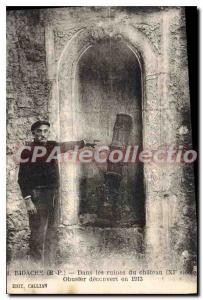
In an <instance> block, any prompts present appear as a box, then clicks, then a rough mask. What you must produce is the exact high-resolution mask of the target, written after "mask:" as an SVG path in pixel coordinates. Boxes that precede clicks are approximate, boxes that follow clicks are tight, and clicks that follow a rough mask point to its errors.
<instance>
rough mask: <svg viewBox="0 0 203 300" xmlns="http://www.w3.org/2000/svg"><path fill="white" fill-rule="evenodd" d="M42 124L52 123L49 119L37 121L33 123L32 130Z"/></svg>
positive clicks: (48, 124)
mask: <svg viewBox="0 0 203 300" xmlns="http://www.w3.org/2000/svg"><path fill="white" fill-rule="evenodd" d="M41 125H47V126H49V127H50V123H49V122H48V121H37V122H35V123H33V124H32V126H31V131H34V130H35V129H36V128H38V127H40V126H41Z"/></svg>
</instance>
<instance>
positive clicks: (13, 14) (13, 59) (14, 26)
mask: <svg viewBox="0 0 203 300" xmlns="http://www.w3.org/2000/svg"><path fill="white" fill-rule="evenodd" d="M49 94H50V82H49V80H47V77H46V53H45V36H44V26H43V21H41V19H40V11H38V10H26V11H23V10H22V11H20V10H19V11H8V13H7V222H8V225H7V229H8V234H7V239H8V259H10V258H15V257H24V256H25V254H26V252H27V239H28V235H29V230H28V218H27V213H26V208H25V204H24V202H23V200H22V197H21V193H20V190H19V187H18V184H17V175H18V164H16V162H15V159H14V153H15V151H16V149H17V148H18V147H19V146H20V145H22V144H23V143H24V142H25V140H30V139H31V138H32V136H31V132H30V126H31V124H32V123H33V122H34V121H36V120H38V119H40V118H42V119H48V99H49Z"/></svg>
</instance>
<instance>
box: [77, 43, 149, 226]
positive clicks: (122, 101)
mask: <svg viewBox="0 0 203 300" xmlns="http://www.w3.org/2000/svg"><path fill="white" fill-rule="evenodd" d="M75 79H76V80H75V85H74V100H75V104H74V105H75V114H74V117H75V122H74V124H75V125H74V126H76V127H77V128H76V131H77V134H78V135H79V136H84V137H86V138H87V139H90V140H92V139H98V140H100V141H101V142H102V144H103V145H108V146H109V145H110V144H111V142H112V136H113V128H114V124H115V121H116V116H117V115H118V114H126V115H129V117H131V119H132V128H131V129H130V130H129V132H127V133H126V134H127V135H128V145H133V146H134V145H136V146H139V149H141V148H142V139H143V138H142V70H141V65H140V62H139V61H138V58H137V57H136V55H135V53H133V51H132V50H131V49H130V48H129V47H128V45H127V44H126V43H124V42H123V41H118V40H116V39H113V38H107V39H104V40H103V41H100V42H99V43H96V44H94V45H93V46H91V47H89V48H88V49H87V50H86V51H85V52H84V53H83V55H82V56H81V58H80V60H79V62H78V65H77V69H76V76H75ZM126 146H127V145H126ZM107 168H108V166H107V164H98V163H96V162H92V163H88V164H86V163H84V164H83V165H82V166H81V172H80V183H79V195H80V196H79V201H80V203H79V211H78V214H79V219H80V223H82V224H83V225H84V224H86V225H87V224H88V225H98V220H99V225H100V226H104V227H105V225H108V226H109V225H110V226H112V224H113V223H114V219H116V222H115V223H114V224H116V226H127V227H129V226H134V225H135V226H137V225H144V224H145V200H144V199H145V195H144V178H143V165H142V164H141V163H138V162H137V161H136V162H135V163H124V164H123V167H122V179H121V181H120V184H119V187H118V188H117V190H116V189H114V194H115V195H114V197H113V200H110V201H106V198H107V197H108V196H107V191H106V183H105V175H106V172H107ZM111 202H112V203H111ZM109 221H110V222H109Z"/></svg>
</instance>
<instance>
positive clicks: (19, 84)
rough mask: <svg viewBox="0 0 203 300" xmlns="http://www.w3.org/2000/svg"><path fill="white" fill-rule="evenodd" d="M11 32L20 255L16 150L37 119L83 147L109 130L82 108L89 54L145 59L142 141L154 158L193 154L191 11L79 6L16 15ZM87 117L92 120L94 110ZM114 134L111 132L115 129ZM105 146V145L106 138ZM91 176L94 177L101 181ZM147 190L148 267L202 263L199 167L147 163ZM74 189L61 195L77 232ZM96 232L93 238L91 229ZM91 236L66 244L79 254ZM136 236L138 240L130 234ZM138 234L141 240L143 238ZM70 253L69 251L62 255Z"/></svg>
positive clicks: (13, 241) (19, 228) (14, 209)
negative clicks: (163, 151)
mask: <svg viewBox="0 0 203 300" xmlns="http://www.w3.org/2000/svg"><path fill="white" fill-rule="evenodd" d="M7 26H8V29H7V34H8V48H7V49H8V50H7V53H8V68H7V74H8V75H7V76H8V80H7V82H8V84H7V86H8V93H7V95H8V100H7V108H8V119H7V120H8V189H7V191H8V205H7V207H8V216H9V217H8V221H9V224H13V222H14V224H15V226H13V227H12V226H11V225H9V226H8V230H9V234H8V239H9V247H10V248H11V247H13V251H10V252H9V253H11V256H12V257H15V255H16V253H17V252H16V249H20V248H21V247H22V245H21V244H19V243H18V242H17V241H18V240H19V239H18V235H19V234H21V236H24V237H25V240H26V235H25V233H27V232H28V230H27V223H26V218H25V216H26V213H25V207H24V204H23V202H22V199H21V196H20V194H19V189H18V187H17V184H16V178H17V166H16V164H15V163H14V162H13V160H12V154H13V151H14V147H15V145H16V143H19V142H22V141H23V140H24V139H25V138H27V135H28V134H29V127H30V124H31V123H32V122H33V121H35V120H36V119H38V118H48V119H49V120H50V121H51V123H52V124H53V131H52V136H51V138H53V139H58V140H64V139H65V140H69V139H73V138H74V139H79V138H83V137H84V136H83V135H84V134H87V136H88V137H89V138H95V135H99V134H100V132H101V131H100V130H99V126H98V119H97V118H96V117H95V116H94V115H95V114H93V113H92V114H91V116H92V118H88V120H87V122H85V124H83V123H81V122H82V121H81V118H79V115H77V114H78V107H80V108H81V103H80V104H78V102H79V101H78V98H80V93H79V92H78V91H80V88H81V85H82V84H83V83H82V81H81V80H80V76H79V75H78V73H77V68H78V65H80V63H82V61H84V60H85V56H84V53H86V54H87V56H88V54H89V55H90V56H91V55H92V54H91V52H90V50H89V47H93V48H94V47H95V46H97V45H99V44H101V43H103V42H104V41H106V40H111V39H112V40H116V41H121V42H122V43H124V44H126V45H127V46H128V47H129V49H130V50H131V51H132V53H134V55H135V56H136V57H137V60H138V61H139V63H140V66H141V73H142V97H141V98H142V123H143V139H142V143H143V145H144V146H145V147H146V148H147V149H151V150H156V149H158V148H159V147H161V146H163V145H171V144H176V145H179V144H186V145H187V146H188V147H190V148H191V147H192V145H191V127H190V101H189V87H188V70H187V67H188V66H187V51H186V36H185V19H184V9H183V8H178V7H177V8H173V7H172V8H164V9H162V8H145V9H144V8H119V7H111V8H108V7H86V8H83V7H78V8H57V9H45V10H44V9H42V10H35V11H33V10H32V11H16V12H9V13H8V17H7ZM22 28H23V29H22ZM95 60H96V58H94V63H95ZM89 61H91V57H90V59H89ZM85 85H86V86H87V85H88V82H85ZM92 93H93V91H92ZM99 93H100V95H101V92H99ZM112 95H113V94H112ZM112 95H111V96H112ZM83 97H84V95H83ZM87 98H88V97H87ZM93 98H96V97H92V99H93ZM93 100H94V99H93ZM93 100H91V101H92V104H95V105H96V106H93V107H97V106H98V102H97V101H95V103H93ZM115 103H116V102H115ZM111 104H112V102H111V101H110V103H109V105H110V106H111V108H110V109H113V110H114V114H115V113H116V110H115V107H113V106H112V105H111ZM78 105H79V106H78ZM122 107H123V103H122V102H121V103H119V104H118V105H117V109H118V112H119V111H120V112H121V110H122V109H123V108H122ZM82 109H83V114H85V109H87V107H85V106H84V107H82ZM107 116H108V114H107V113H103V115H102V114H100V117H103V120H104V123H105V124H110V125H109V128H110V127H112V126H111V125H112V124H113V121H112V122H111V120H110V118H109V117H107ZM111 123H112V124H111ZM73 124H74V125H73ZM80 124H82V131H81V130H80V128H81V126H80ZM109 128H108V126H107V127H106V129H107V131H108V130H109ZM110 136H111V134H110V135H109V137H110ZM103 138H104V139H105V138H107V137H106V136H105V134H104V137H103ZM107 139H108V138H107ZM10 158H11V159H10ZM77 172H78V171H73V169H72V166H69V167H64V168H62V172H61V175H62V176H61V178H62V187H63V186H66V182H65V180H66V179H67V178H68V176H69V177H70V174H72V180H73V179H74V176H75V178H76V177H77V175H78V174H79V173H77ZM88 172H89V171H88ZM88 172H87V174H90V173H88ZM90 172H93V171H92V170H90ZM92 174H93V176H92V177H94V174H95V173H94V172H93V173H92ZM102 176H103V173H102ZM90 177H91V176H90ZM73 181H74V180H73ZM144 182H145V195H146V196H145V210H146V227H145V235H143V237H144V240H145V241H144V244H145V245H144V248H145V250H146V257H147V260H148V261H150V260H151V261H153V262H154V264H156V265H157V264H158V263H159V264H160V265H161V266H164V265H167V264H168V262H170V263H172V262H173V263H174V264H177V263H180V265H181V263H183V260H184V256H185V253H187V255H186V256H188V257H190V258H191V262H192V265H195V252H196V246H195V240H196V223H195V199H194V183H193V168H192V166H188V165H187V166H186V165H161V166H160V165H157V164H150V165H145V166H144ZM70 184H71V180H70ZM68 190H70V188H68V189H66V188H64V189H63V190H62V212H63V213H64V214H63V220H62V221H63V222H64V223H67V224H69V225H70V224H72V225H73V226H75V225H74V224H77V221H78V216H77V212H78V207H77V205H75V204H74V205H73V203H72V202H71V197H69V196H70V195H69V196H68V193H69V191H68ZM72 192H73V193H74V196H75V197H76V198H77V197H78V198H79V195H78V189H77V190H76V188H75V187H74V188H73V191H72ZM90 194H92V192H91V193H90ZM71 196H73V194H72V195H71ZM72 198H73V197H72ZM73 200H74V201H75V198H74V199H73ZM16 215H21V216H22V217H21V221H19V220H18V221H17V218H16ZM64 218H65V219H64ZM14 228H15V229H14ZM88 230H89V231H90V232H91V234H92V230H93V229H88ZM93 231H94V230H93ZM123 231H125V229H123ZM132 231H133V230H132ZM81 232H82V233H81ZM126 232H127V231H126ZM128 232H129V230H128ZM87 233H88V232H84V228H82V229H81V231H80V229H77V228H75V229H74V228H71V229H70V232H67V229H66V228H65V229H64V230H63V232H62V236H63V239H64V236H69V237H70V236H72V239H73V240H74V239H76V238H77V241H78V242H79V244H78V246H79V247H80V246H81V247H83V246H84V245H86V247H88V244H85V242H84V239H85V240H86V238H85V236H86V235H87ZM131 235H132V236H133V233H129V236H131ZM188 235H189V236H190V237H191V239H190V242H188V238H187V237H188ZM92 236H94V234H93V235H92ZM134 236H135V239H136V240H139V237H138V236H137V238H136V234H135V235H134ZM68 240H70V238H67V245H68V246H67V247H70V249H72V248H71V247H72V246H71V242H69V244H68ZM91 240H92V241H93V240H94V238H93V237H91ZM80 241H81V243H80ZM94 242H95V243H96V240H95V241H93V244H94ZM96 244H97V243H96ZM127 244H128V243H127V242H126V247H127ZM24 245H25V243H24V242H23V246H24ZM10 248H9V249H10ZM61 248H62V249H63V247H62V245H61ZM97 250H98V249H97ZM61 251H62V250H61ZM64 251H65V250H64ZM70 252H71V251H70ZM63 255H65V252H63V251H62V252H61V256H62V257H63ZM9 256H10V255H9Z"/></svg>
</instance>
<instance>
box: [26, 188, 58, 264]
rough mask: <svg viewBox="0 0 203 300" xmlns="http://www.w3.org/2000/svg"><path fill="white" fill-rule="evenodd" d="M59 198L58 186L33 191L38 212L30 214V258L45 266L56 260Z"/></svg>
mask: <svg viewBox="0 0 203 300" xmlns="http://www.w3.org/2000/svg"><path fill="white" fill-rule="evenodd" d="M58 198H59V197H58V188H50V189H48V188H36V189H34V190H33V191H32V201H33V203H34V205H35V207H36V209H37V213H35V214H29V225H30V230H31V234H30V241H29V246H30V258H31V259H32V260H33V261H34V262H39V263H40V264H43V265H44V266H50V265H53V264H54V263H55V261H56V250H57V244H58V242H57V226H58V220H59V214H58V211H59V205H58Z"/></svg>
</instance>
